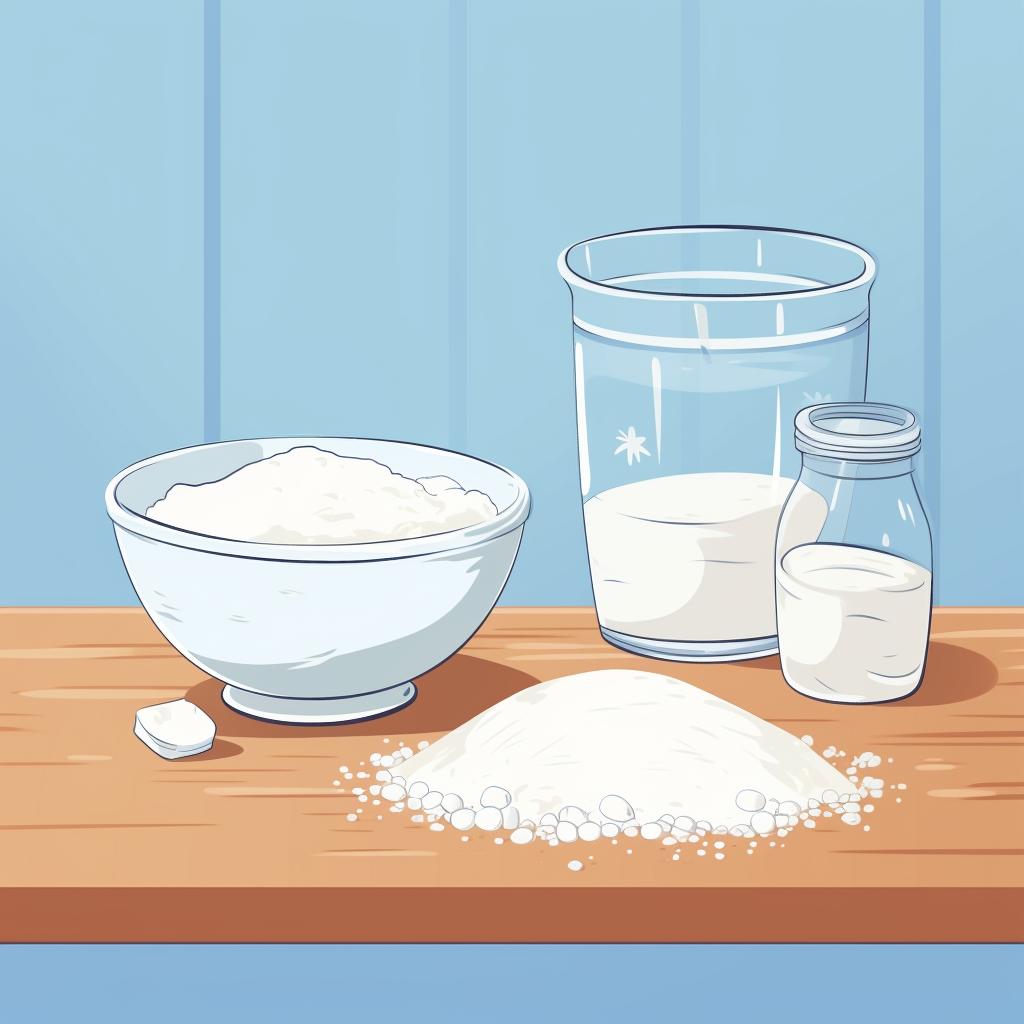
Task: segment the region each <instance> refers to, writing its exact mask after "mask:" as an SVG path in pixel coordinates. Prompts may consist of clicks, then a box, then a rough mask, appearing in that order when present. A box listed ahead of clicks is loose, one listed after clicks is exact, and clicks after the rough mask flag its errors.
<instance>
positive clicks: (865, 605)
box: [775, 402, 932, 704]
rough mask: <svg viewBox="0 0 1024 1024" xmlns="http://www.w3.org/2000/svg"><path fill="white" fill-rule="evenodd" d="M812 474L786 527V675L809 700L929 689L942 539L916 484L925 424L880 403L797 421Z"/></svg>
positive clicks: (836, 407) (782, 543)
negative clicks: (925, 684)
mask: <svg viewBox="0 0 1024 1024" xmlns="http://www.w3.org/2000/svg"><path fill="white" fill-rule="evenodd" d="M796 447H797V449H798V450H799V451H800V452H801V453H802V455H803V468H802V469H801V472H800V476H799V479H798V480H797V482H796V485H795V486H794V488H793V490H792V492H791V494H790V495H789V498H788V499H787V501H786V505H785V507H784V508H783V511H782V516H781V519H780V521H779V532H778V538H777V542H776V566H775V568H776V587H775V598H776V617H777V620H778V629H779V654H780V656H781V659H782V673H783V675H784V676H785V677H786V682H787V683H789V685H790V686H791V687H793V689H794V690H797V691H798V692H799V693H802V694H804V695H805V696H808V697H815V698H817V699H819V700H827V701H834V702H839V703H844V704H875V703H882V702H885V701H891V700H899V699H901V698H902V697H906V696H909V695H910V694H911V693H913V692H914V691H915V690H916V689H917V688H918V686H919V685H920V683H921V678H922V675H923V673H924V665H925V657H926V654H927V649H928V631H929V627H930V624H931V609H932V538H931V531H930V529H929V527H928V519H927V517H926V516H925V512H924V507H923V505H922V502H921V496H920V494H919V493H918V489H917V483H916V482H915V479H914V456H915V455H916V454H917V452H919V451H920V449H921V428H920V426H919V424H918V422H917V418H916V417H915V416H914V414H913V413H912V412H908V411H907V410H906V409H901V408H899V407H898V406H894V405H880V404H875V403H869V402H865V403H851V404H834V403H833V404H827V405H816V406H811V407H810V408H808V409H804V410H802V411H801V412H800V413H798V414H797V417H796Z"/></svg>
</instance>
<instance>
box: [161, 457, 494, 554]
mask: <svg viewBox="0 0 1024 1024" xmlns="http://www.w3.org/2000/svg"><path fill="white" fill-rule="evenodd" d="M497 514H498V510H497V508H496V507H495V505H494V502H492V501H491V499H490V498H489V497H488V496H487V495H486V494H484V493H483V492H481V491H467V490H465V489H464V488H463V487H462V486H460V485H459V484H458V483H457V482H456V481H455V480H452V479H450V478H449V477H444V476H434V477H423V478H422V479H420V480H412V479H410V478H409V477H405V476H402V475H401V474H400V473H395V472H393V471H392V470H391V469H389V468H388V467H387V466H385V465H382V464H381V463H379V462H375V461H374V460H373V459H356V458H350V457H348V456H343V455H335V454H334V453H333V452H327V451H323V450H322V449H320V448H314V447H312V446H309V445H304V446H300V447H296V448H292V449H291V450H290V451H287V452H283V453H282V454H280V455H274V456H272V457H271V458H268V459H261V460H260V461H258V462H253V463H250V464H249V465H248V466H243V467H242V468H241V469H239V470H236V471H235V472H234V473H231V474H230V475H229V476H226V477H224V478H223V479H222V480H214V481H212V482H210V483H206V484H176V485H175V486H174V487H172V488H171V489H170V490H169V491H168V492H167V494H166V496H165V497H163V498H161V499H160V500H159V501H157V502H156V503H155V504H153V505H152V506H151V507H150V508H149V509H148V511H147V512H146V515H147V516H148V517H149V518H150V519H155V520H157V521H158V522H161V523H166V524H167V525H168V526H176V527H178V528H179V529H183V530H191V531H192V532H194V533H202V534H206V535H207V536H212V537H224V538H227V539H230V540H243V541H255V542H260V543H264V544H355V543H360V542H363V541H380V540H399V539H401V538H405V537H425V536H428V535H431V534H435V533H446V532H448V531H450V530H458V529H462V528H464V527H467V526H476V525H477V524H479V523H483V522H486V521H487V520H489V519H493V518H494V517H495V516H496V515H497Z"/></svg>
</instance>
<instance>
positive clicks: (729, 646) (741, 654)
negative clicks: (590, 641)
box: [601, 626, 779, 662]
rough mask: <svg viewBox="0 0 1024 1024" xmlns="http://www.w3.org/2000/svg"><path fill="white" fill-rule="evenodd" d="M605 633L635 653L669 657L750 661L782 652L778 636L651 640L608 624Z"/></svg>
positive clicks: (683, 659) (602, 632) (711, 660)
mask: <svg viewBox="0 0 1024 1024" xmlns="http://www.w3.org/2000/svg"><path fill="white" fill-rule="evenodd" d="M601 635H602V636H603V637H604V638H605V640H607V641H608V643H610V644H612V645H614V646H615V647H621V648H622V650H624V651H629V652H630V653H631V654H642V655H643V656H644V657H646V658H661V659H663V660H665V661H705V662H716V661H747V660H749V659H751V658H765V657H767V656H768V655H770V654H778V653H779V639H778V637H774V636H763V637H755V638H754V639H752V640H719V641H715V640H708V641H700V640H651V639H649V638H647V637H640V636H631V635H630V634H628V633H618V632H616V631H615V630H614V629H608V628H606V627H605V626H602V627H601Z"/></svg>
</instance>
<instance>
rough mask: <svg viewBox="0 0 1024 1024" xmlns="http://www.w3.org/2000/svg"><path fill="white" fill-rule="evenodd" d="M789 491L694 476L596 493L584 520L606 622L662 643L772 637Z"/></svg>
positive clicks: (755, 477) (757, 482)
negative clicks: (778, 551)
mask: <svg viewBox="0 0 1024 1024" xmlns="http://www.w3.org/2000/svg"><path fill="white" fill-rule="evenodd" d="M792 486H793V481H792V480H791V479H788V478H787V477H779V476H770V475H767V474H760V473H687V474H681V475H678V476H666V477H659V478H657V479H654V480H642V481H639V482H637V483H633V484H625V485H624V486H622V487H614V488H611V489H610V490H607V491H603V492H601V493H600V494H597V495H595V496H594V497H593V498H591V499H590V500H589V501H587V502H586V503H585V504H584V506H583V514H584V519H585V521H586V528H587V548H588V550H589V554H590V570H591V577H592V579H593V584H594V597H595V600H596V603H597V613H598V618H599V619H600V621H601V624H602V625H603V626H605V627H606V628H608V629H613V630H616V631H617V632H621V633H626V634H629V635H631V636H637V637H646V638H650V639H656V640H673V641H688V640H697V641H716V640H745V639H755V638H760V637H771V636H774V635H775V592H774V576H775V573H774V559H775V532H776V529H777V527H778V523H779V514H780V512H781V510H782V506H783V504H784V503H785V501H786V496H787V495H788V494H789V491H790V488H791V487H792Z"/></svg>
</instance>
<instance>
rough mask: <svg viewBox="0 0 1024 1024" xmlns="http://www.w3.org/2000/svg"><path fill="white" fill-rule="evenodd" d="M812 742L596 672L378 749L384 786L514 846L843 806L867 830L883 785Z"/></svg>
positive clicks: (786, 821)
mask: <svg viewBox="0 0 1024 1024" xmlns="http://www.w3.org/2000/svg"><path fill="white" fill-rule="evenodd" d="M810 739H811V738H810V737H805V738H803V739H798V738H797V737H795V736H792V735H790V734H789V733H787V732H784V731H783V730H782V729H779V728H777V727H776V726H774V725H772V724H771V723H769V722H766V721H763V720H762V719H760V718H758V717H757V716H755V715H752V714H750V713H749V712H747V711H744V710H742V709H741V708H738V707H735V706H734V705H732V704H729V703H727V702H726V701H724V700H721V699H720V698H718V697H715V696H713V695H712V694H709V693H707V692H705V691H704V690H701V689H698V688H697V687H695V686H691V685H689V684H688V683H684V682H681V681H679V680H677V679H672V678H669V677H667V676H662V675H655V674H653V673H650V672H632V671H626V670H620V669H616V670H608V671H601V672H585V673H582V674H580V675H574V676H566V677H563V678H561V679H553V680H551V681H549V682H546V683H540V684H538V685H536V686H531V687H529V688H528V689H526V690H523V691H521V692H520V693H517V694H514V695H513V696H511V697H508V698H507V699H505V700H503V701H501V702H500V703H499V704H496V705H495V706H494V707H492V708H490V709H488V710H487V711H484V712H483V713H482V714H480V715H477V716H476V718H473V719H471V720H470V721H469V722H467V723H466V724H465V725H462V726H460V727H459V728H458V729H456V730H454V731H453V732H451V733H449V734H448V735H447V736H445V737H444V738H443V739H441V740H439V741H438V742H437V743H434V744H432V745H431V746H429V747H427V748H426V749H425V750H422V751H420V752H419V753H415V754H414V753H413V752H412V751H411V750H408V749H407V748H404V749H403V750H401V751H399V752H396V753H395V754H393V755H383V756H382V755H377V754H375V755H374V756H373V758H371V763H372V764H373V765H374V766H375V767H377V768H379V769H380V770H379V771H378V773H377V781H378V783H381V785H378V786H375V787H373V788H374V789H375V790H376V791H377V792H378V793H379V795H380V797H382V798H383V799H385V800H388V801H391V802H392V803H393V804H396V805H399V806H402V807H407V808H408V809H409V810H412V811H414V812H419V811H422V812H424V813H425V815H426V816H427V817H429V818H430V819H431V820H434V821H438V820H439V819H445V820H447V821H448V822H449V823H450V824H451V826H452V827H454V828H456V829H460V830H465V829H470V828H477V829H483V830H484V831H497V830H499V829H505V830H511V833H512V834H511V836H510V840H511V842H513V843H527V842H531V841H532V840H533V839H534V838H540V839H547V840H549V841H550V840H554V841H558V842H574V841H576V840H577V839H580V840H584V841H587V840H594V839H597V838H599V837H600V836H602V835H603V836H606V837H614V836H616V835H618V834H619V833H620V832H623V833H624V834H625V835H627V836H629V835H631V834H632V835H640V836H641V837H643V838H645V839H657V838H661V837H662V836H663V835H665V836H669V835H677V836H680V835H682V836H688V835H696V834H698V833H699V834H700V835H704V834H707V833H732V834H733V835H737V836H750V837H754V836H761V835H769V834H774V833H776V832H778V831H779V830H782V834H785V830H786V829H789V828H793V827H795V826H796V825H797V824H799V823H800V822H801V820H803V824H804V825H806V826H807V827H808V828H813V827H814V818H815V817H817V816H818V815H819V814H820V813H823V812H824V813H826V814H827V816H829V817H831V816H832V813H833V811H835V812H836V816H839V815H843V820H844V821H845V822H846V823H847V824H858V823H859V822H860V800H861V798H862V797H865V798H867V797H873V796H875V795H876V794H877V795H879V796H880V795H881V789H882V785H883V783H882V780H881V779H874V778H871V777H870V776H868V777H865V778H864V779H863V780H860V781H859V782H858V779H857V777H856V774H855V773H854V772H851V771H848V772H847V774H846V775H844V774H841V773H840V772H839V771H837V770H836V768H834V767H833V766H832V765H830V764H829V763H828V762H827V761H825V760H824V759H823V758H821V757H819V756H818V755H817V754H816V753H815V752H814V751H813V749H811V746H810V745H809V741H810ZM833 753H834V751H833ZM866 757H867V760H865V761H864V762H863V763H864V765H866V766H870V767H874V766H875V765H876V764H878V763H880V761H879V759H877V758H875V757H874V755H866ZM830 807H831V808H832V810H828V808H830ZM854 819H855V820H854Z"/></svg>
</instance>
